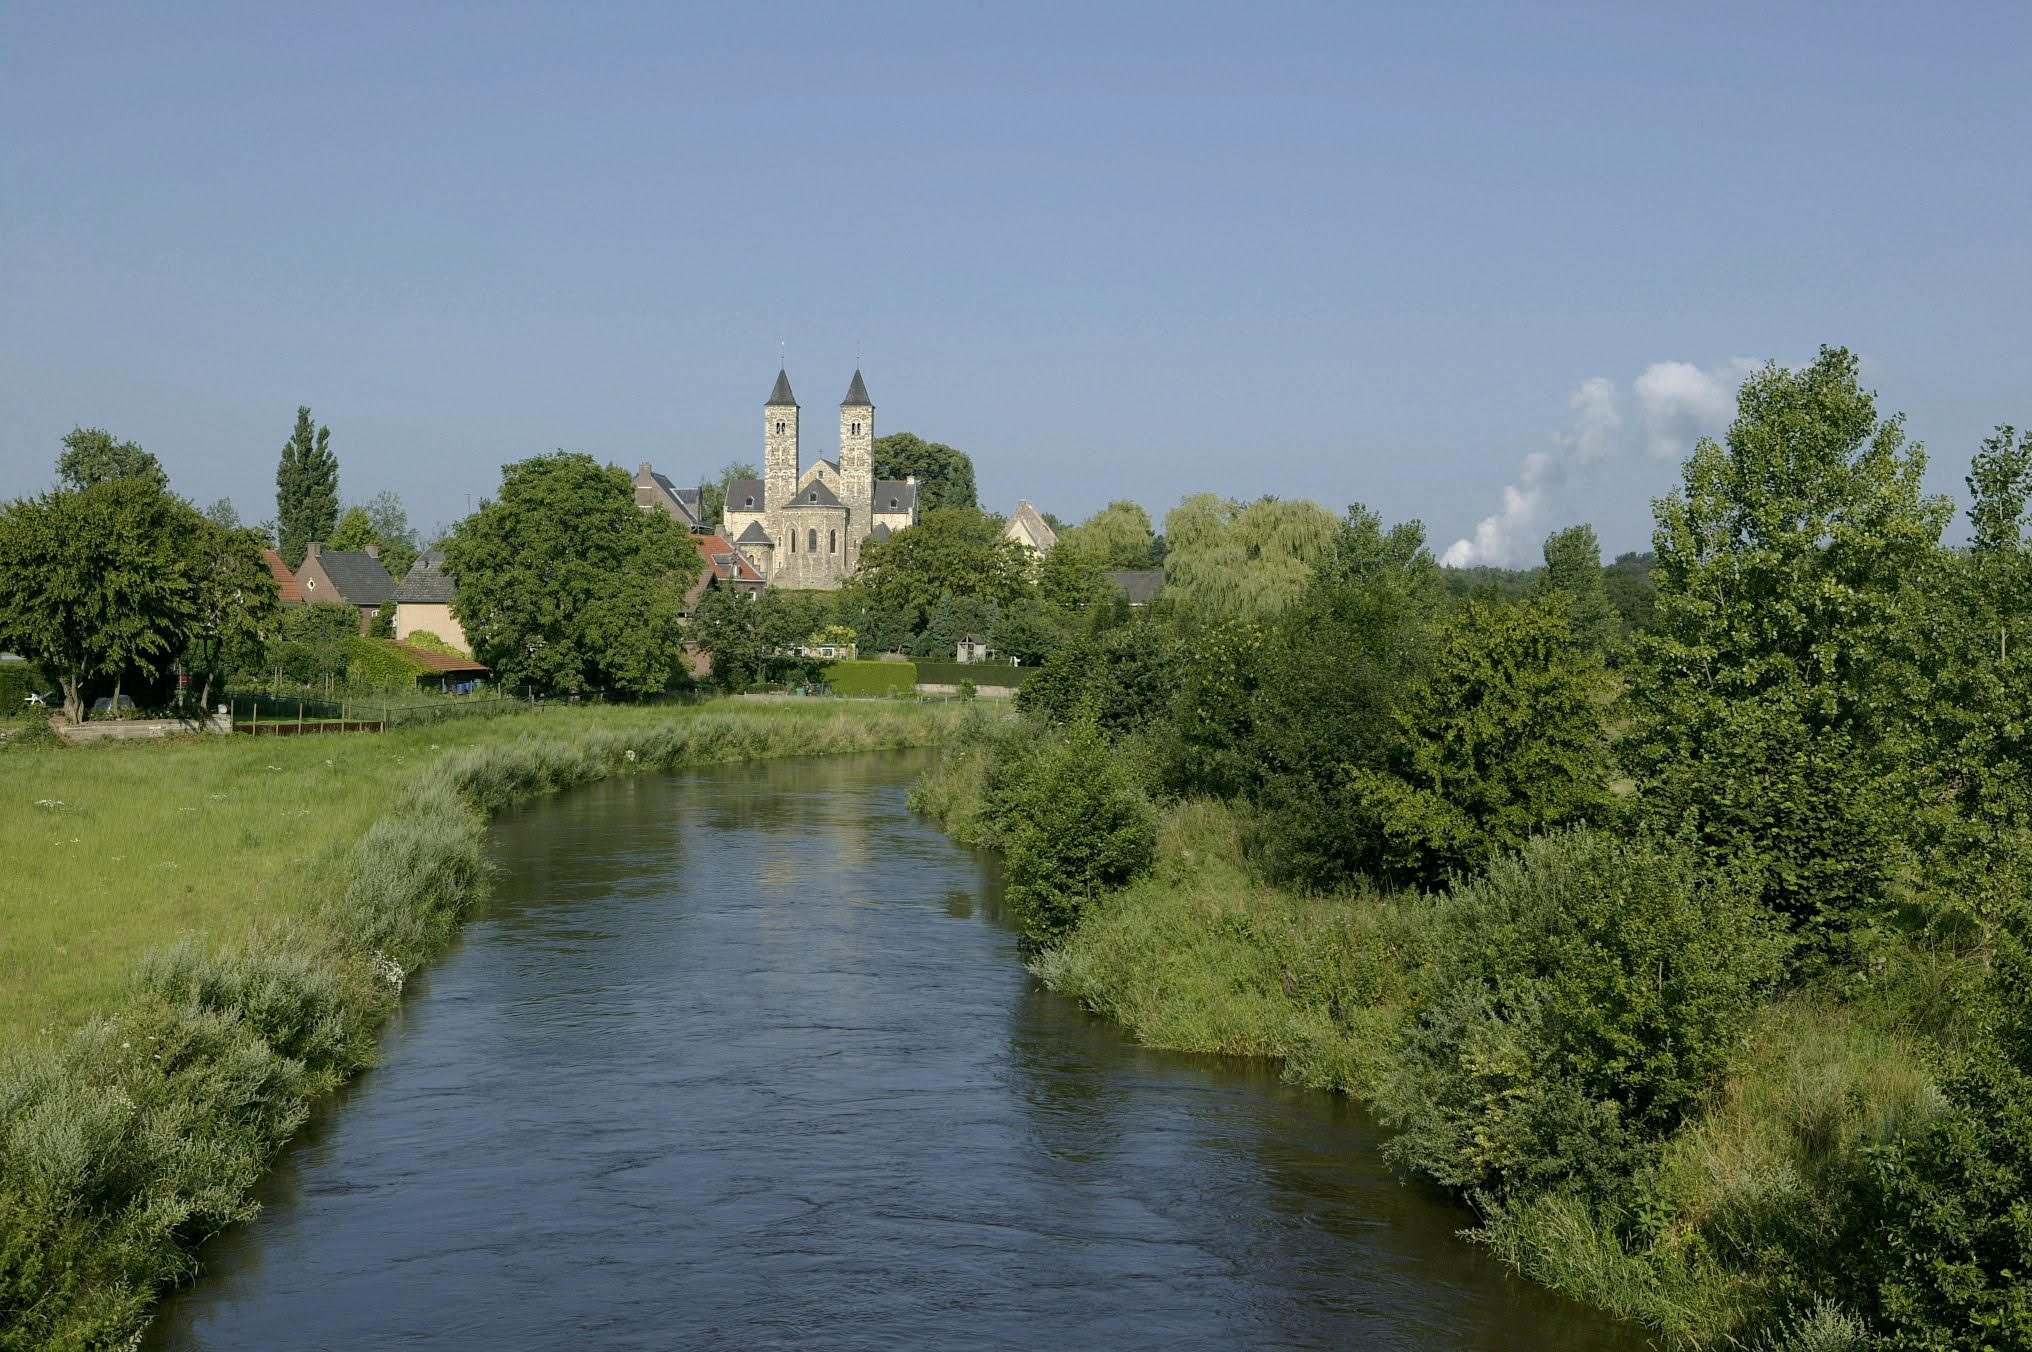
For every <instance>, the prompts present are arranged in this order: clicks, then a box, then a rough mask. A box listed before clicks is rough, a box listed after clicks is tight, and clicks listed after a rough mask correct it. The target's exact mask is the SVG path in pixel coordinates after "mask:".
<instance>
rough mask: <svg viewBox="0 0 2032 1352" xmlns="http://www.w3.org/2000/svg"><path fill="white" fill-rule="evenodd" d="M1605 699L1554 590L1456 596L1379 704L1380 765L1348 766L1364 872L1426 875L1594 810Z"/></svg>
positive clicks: (1600, 676) (1596, 658)
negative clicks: (1372, 849)
mask: <svg viewBox="0 0 2032 1352" xmlns="http://www.w3.org/2000/svg"><path fill="white" fill-rule="evenodd" d="M1582 529H1586V528H1585V527H1582ZM1596 571H1597V573H1599V571H1600V570H1599V569H1597V570H1596ZM1610 698H1611V691H1610V686H1609V678H1608V673H1607V670H1606V669H1605V668H1604V667H1603V666H1602V662H1601V655H1600V652H1599V650H1598V649H1596V648H1594V647H1592V646H1590V645H1589V644H1587V643H1585V642H1584V641H1582V639H1581V638H1580V636H1579V635H1578V634H1576V633H1575V632H1574V626H1573V623H1572V621H1571V620H1570V619H1569V616H1568V601H1567V594H1566V593H1565V592H1564V590H1555V591H1553V592H1551V593H1549V594H1548V595H1546V596H1545V597H1543V598H1542V599H1540V600H1538V601H1536V602H1520V603H1518V604H1515V605H1509V606H1489V605H1486V604H1484V603H1483V602H1480V601H1470V602H1468V603H1467V604H1466V605H1465V606H1463V607H1462V608H1461V609H1460V610H1459V611H1458V612H1456V613H1455V614H1454V615H1453V616H1452V617H1451V618H1450V619H1449V620H1448V622H1447V624H1446V625H1445V626H1444V628H1443V629H1442V630H1441V632H1440V634H1439V636H1438V639H1437V641H1436V643H1435V645H1434V651H1433V657H1432V666H1431V669H1430V670H1429V671H1427V672H1426V673H1425V675H1423V676H1422V677H1420V678H1419V679H1418V680H1417V681H1416V682H1414V683H1413V684H1412V685H1411V687H1410V688H1409V689H1408V690H1407V691H1406V692H1405V695H1404V698H1403V699H1402V700H1401V701H1400V702H1399V703H1398V705H1397V707H1396V708H1395V709H1394V710H1393V711H1392V718H1393V719H1394V721H1395V722H1396V725H1397V726H1396V731H1395V735H1394V737H1393V738H1392V739H1391V743H1390V748H1389V751H1388V753H1387V754H1386V756H1385V759H1384V764H1383V765H1382V766H1380V767H1376V768H1370V767H1362V766H1357V767H1355V768H1353V769H1351V770H1350V775H1351V777H1352V780H1353V787H1354V790H1355V793H1356V795H1357V796H1358V797H1359V798H1360V800H1361V802H1362V804H1363V806H1364V807H1365V808H1366V809H1367V812H1368V814H1369V817H1370V820H1371V822H1372V823H1373V830H1374V831H1375V834H1376V836H1377V838H1378V849H1377V852H1376V864H1377V865H1378V866H1379V867H1378V871H1379V872H1381V873H1383V874H1384V875H1385V876H1387V877H1389V878H1390V879H1391V880H1392V881H1396V882H1402V883H1409V884H1414V885H1417V886H1422V887H1434V886H1437V885H1439V884H1441V883H1443V882H1444V881H1445V880H1446V878H1447V877H1448V875H1450V874H1453V873H1460V872H1468V871H1472V870H1473V869H1476V868H1478V867H1479V866H1481V865H1482V864H1483V863H1485V862H1486V861H1487V860H1488V858H1489V857H1490V856H1491V855H1492V854H1495V853H1498V852H1500V851H1508V850H1517V849H1521V848H1522V847H1523V845H1524V842H1525V841H1527V840H1529V839H1530V838H1531V837H1532V836H1535V835H1538V834H1539V833H1541V832H1544V831H1547V830H1550V829H1553V828H1556V827H1562V826H1580V825H1590V824H1597V823H1601V822H1604V821H1606V820H1608V819H1609V817H1610V816H1611V815H1612V813H1613V811H1614V807H1615V796H1614V795H1613V794H1612V793H1611V792H1610V791H1609V778H1610V759H1609V740H1608V732H1607V728H1606V727H1605V725H1604V715H1605V714H1606V713H1607V710H1608V705H1609V701H1610Z"/></svg>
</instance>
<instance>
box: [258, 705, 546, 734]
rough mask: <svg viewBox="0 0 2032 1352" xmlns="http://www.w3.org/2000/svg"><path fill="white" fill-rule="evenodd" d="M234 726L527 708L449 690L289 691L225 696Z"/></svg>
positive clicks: (289, 729) (355, 724)
mask: <svg viewBox="0 0 2032 1352" xmlns="http://www.w3.org/2000/svg"><path fill="white" fill-rule="evenodd" d="M227 705H228V707H229V708H231V709H232V711H233V731H235V732H244V733H249V734H251V735H253V736H256V737H293V736H297V735H300V734H303V733H309V732H385V731H386V730H387V729H389V728H399V727H408V726H415V725H417V724H423V723H442V722H445V721H447V720H449V719H455V718H485V717H489V716H491V715H494V714H501V713H508V712H511V711H514V710H518V709H526V708H528V707H529V706H528V704H527V703H525V702H524V701H522V700H519V699H516V698H514V697H513V696H510V695H470V696H448V697H446V698H444V699H434V700H425V701H422V702H420V703H415V704H384V703H377V702H375V701H372V700H321V699H310V698H301V699H299V698H297V697H295V696H291V695H281V696H277V695H258V694H237V695H229V696H227Z"/></svg>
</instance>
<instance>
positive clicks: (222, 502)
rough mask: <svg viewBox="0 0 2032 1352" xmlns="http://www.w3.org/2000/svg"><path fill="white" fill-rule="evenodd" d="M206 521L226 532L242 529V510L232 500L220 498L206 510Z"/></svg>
mask: <svg viewBox="0 0 2032 1352" xmlns="http://www.w3.org/2000/svg"><path fill="white" fill-rule="evenodd" d="M204 518H205V520H207V521H209V522H211V523H212V524H213V525H214V526H218V527H221V528H222V529H225V530H239V529H240V509H239V508H237V507H235V506H234V505H233V500H232V499H231V498H218V499H216V500H214V501H213V503H212V505H211V506H209V507H207V508H205V510H204Z"/></svg>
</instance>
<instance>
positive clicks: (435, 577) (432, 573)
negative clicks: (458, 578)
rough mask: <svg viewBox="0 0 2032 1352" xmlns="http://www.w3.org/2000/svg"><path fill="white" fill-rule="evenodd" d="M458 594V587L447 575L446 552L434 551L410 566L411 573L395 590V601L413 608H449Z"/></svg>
mask: <svg viewBox="0 0 2032 1352" xmlns="http://www.w3.org/2000/svg"><path fill="white" fill-rule="evenodd" d="M458 593H459V589H458V585H457V584H456V583H454V582H453V581H452V580H451V578H450V577H448V576H447V575H446V574H445V571H444V551H443V550H442V549H433V550H431V551H430V552H429V553H428V554H425V555H423V556H422V557H421V558H419V559H418V560H417V561H416V562H415V563H413V564H411V565H410V566H409V572H408V573H407V574H406V575H405V576H404V577H403V579H402V581H401V583H400V584H398V585H397V586H396V588H395V599H396V600H397V601H407V602H408V603H409V604H410V605H413V606H414V605H444V606H448V605H450V604H451V603H452V598H453V597H455V596H457V595H458Z"/></svg>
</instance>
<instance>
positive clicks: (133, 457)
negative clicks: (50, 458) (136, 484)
mask: <svg viewBox="0 0 2032 1352" xmlns="http://www.w3.org/2000/svg"><path fill="white" fill-rule="evenodd" d="M63 448H64V449H63V454H62V455H60V456H58V457H57V461H56V474H57V478H59V479H61V480H62V481H63V484H64V486H65V487H66V488H76V489H83V488H90V487H92V486H93V485H94V484H102V483H105V482H106V481H107V480H109V479H146V480H147V481H148V482H149V483H150V484H151V485H152V486H154V487H155V488H156V489H157V490H158V491H164V492H166V491H168V488H169V476H168V475H167V474H164V473H163V472H162V465H161V463H160V462H159V461H157V460H156V458H155V457H154V456H152V455H150V454H149V453H148V452H147V451H144V450H142V449H141V448H140V447H139V446H137V445H135V444H134V443H133V442H131V441H115V440H114V439H113V434H112V433H110V432H108V431H106V429H105V428H103V427H73V428H72V429H71V430H70V431H69V432H68V433H66V434H65V436H64V439H63Z"/></svg>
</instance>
